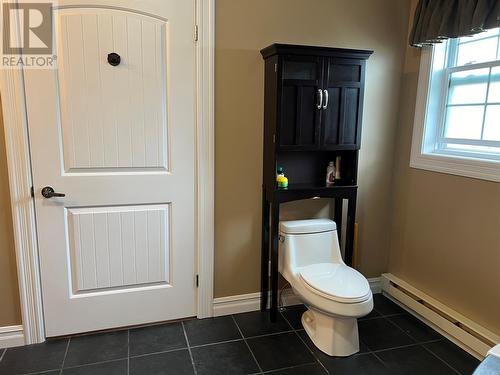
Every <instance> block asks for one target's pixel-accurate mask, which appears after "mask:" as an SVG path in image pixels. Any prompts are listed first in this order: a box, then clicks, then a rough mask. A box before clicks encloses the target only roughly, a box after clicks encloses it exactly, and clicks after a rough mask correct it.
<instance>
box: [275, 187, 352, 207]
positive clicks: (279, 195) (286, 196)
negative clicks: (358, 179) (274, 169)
mask: <svg viewBox="0 0 500 375" xmlns="http://www.w3.org/2000/svg"><path fill="white" fill-rule="evenodd" d="M357 189H358V186H357V185H341V184H339V185H334V186H324V185H318V184H290V185H289V186H288V188H278V187H275V188H274V189H272V191H270V192H269V193H268V194H267V196H268V199H269V200H270V201H273V202H277V203H284V202H290V201H294V200H301V199H314V198H340V199H349V198H352V197H353V196H355V195H356V191H357Z"/></svg>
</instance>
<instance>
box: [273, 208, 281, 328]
mask: <svg viewBox="0 0 500 375" xmlns="http://www.w3.org/2000/svg"><path fill="white" fill-rule="evenodd" d="M279 207H280V206H279V203H278V202H273V204H272V207H271V321H272V322H275V321H276V318H277V316H278V277H279V272H278V241H279V239H278V235H279V233H278V230H279V216H280V209H279Z"/></svg>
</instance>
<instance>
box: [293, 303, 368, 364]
mask: <svg viewBox="0 0 500 375" xmlns="http://www.w3.org/2000/svg"><path fill="white" fill-rule="evenodd" d="M302 325H303V326H304V329H305V331H306V332H307V335H308V336H309V338H310V339H311V340H312V342H313V343H314V345H315V346H316V347H317V348H318V349H319V350H321V351H322V352H324V353H326V354H328V355H330V356H335V357H347V356H349V355H351V354H354V353H357V352H359V336H358V320H357V319H356V318H339V317H334V316H331V315H326V314H323V313H321V312H319V311H316V310H312V309H308V310H307V311H306V312H305V313H304V314H302Z"/></svg>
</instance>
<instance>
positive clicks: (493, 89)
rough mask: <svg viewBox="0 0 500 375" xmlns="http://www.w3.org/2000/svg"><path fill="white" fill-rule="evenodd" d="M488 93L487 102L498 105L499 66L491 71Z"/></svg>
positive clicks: (499, 90) (499, 92)
mask: <svg viewBox="0 0 500 375" xmlns="http://www.w3.org/2000/svg"><path fill="white" fill-rule="evenodd" d="M490 79H491V82H490V91H489V93H488V102H490V103H500V66H497V67H496V68H492V69H491V78H490Z"/></svg>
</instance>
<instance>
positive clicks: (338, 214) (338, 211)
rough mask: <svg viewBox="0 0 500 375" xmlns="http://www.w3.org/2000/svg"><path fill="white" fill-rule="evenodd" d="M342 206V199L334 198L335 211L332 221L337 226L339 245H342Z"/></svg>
mask: <svg viewBox="0 0 500 375" xmlns="http://www.w3.org/2000/svg"><path fill="white" fill-rule="evenodd" d="M343 204H344V199H342V198H335V211H334V220H335V223H336V224H337V236H338V238H339V245H342V211H343V210H342V207H343Z"/></svg>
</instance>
